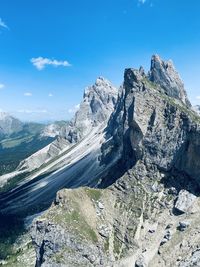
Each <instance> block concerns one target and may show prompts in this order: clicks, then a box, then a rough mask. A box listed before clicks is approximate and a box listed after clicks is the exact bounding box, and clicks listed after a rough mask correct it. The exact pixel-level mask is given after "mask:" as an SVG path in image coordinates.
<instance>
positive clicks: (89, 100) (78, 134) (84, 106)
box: [67, 77, 118, 142]
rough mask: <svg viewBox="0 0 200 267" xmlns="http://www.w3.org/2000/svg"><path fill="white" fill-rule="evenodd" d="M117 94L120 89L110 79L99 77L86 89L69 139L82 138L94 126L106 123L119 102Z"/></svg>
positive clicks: (68, 136)
mask: <svg viewBox="0 0 200 267" xmlns="http://www.w3.org/2000/svg"><path fill="white" fill-rule="evenodd" d="M117 95H118V90H117V89H116V88H115V87H114V86H113V85H112V84H111V83H110V82H109V81H108V80H106V79H105V78H103V77H99V78H97V80H96V82H95V83H94V84H93V85H92V86H89V87H87V88H86V89H85V91H84V95H83V101H82V102H81V104H80V107H79V110H78V111H77V112H76V114H75V118H74V122H73V126H72V128H71V129H70V131H69V133H68V134H67V139H68V140H70V142H73V140H75V141H77V140H80V139H81V138H82V137H83V136H85V135H87V134H88V133H89V132H90V131H91V130H92V129H93V128H94V127H98V126H100V125H101V124H105V125H106V122H107V120H108V119H109V117H110V115H111V113H112V112H113V110H114V106H115V104H116V102H117Z"/></svg>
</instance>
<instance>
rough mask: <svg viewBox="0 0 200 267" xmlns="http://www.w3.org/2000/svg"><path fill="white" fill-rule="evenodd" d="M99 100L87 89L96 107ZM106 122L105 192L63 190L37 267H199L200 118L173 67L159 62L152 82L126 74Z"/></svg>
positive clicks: (36, 241)
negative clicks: (195, 265)
mask: <svg viewBox="0 0 200 267" xmlns="http://www.w3.org/2000/svg"><path fill="white" fill-rule="evenodd" d="M93 89H94V88H93ZM92 94H93V92H90V90H89V91H86V95H87V98H90V96H91V98H90V102H89V103H91V99H93V95H92ZM110 94H111V95H110V96H109V97H108V102H109V99H112V92H110ZM99 99H101V97H99ZM112 103H113V100H111V107H114V105H112ZM97 106H99V105H97ZM104 107H106V106H104ZM88 108H89V110H90V108H91V105H88V104H87V101H86V104H84V103H83V109H84V110H85V112H84V113H87V111H88ZM91 110H92V108H91ZM101 110H103V112H104V111H105V110H104V109H101ZM87 114H88V113H87ZM93 115H94V116H93ZM81 116H83V117H81V119H80V124H79V125H80V128H81V127H83V128H82V129H84V127H85V125H89V127H90V125H91V124H90V123H88V121H90V120H89V118H91V117H90V115H89V116H87V115H86V114H81ZM84 116H87V117H86V119H85V117H84ZM83 118H84V121H85V122H86V124H85V125H84V123H83ZM94 118H95V120H93V122H94V124H93V125H92V126H91V127H94V125H96V118H97V121H100V122H101V120H102V121H104V120H105V118H104V117H103V116H102V114H101V113H98V112H95V114H92V119H94ZM106 118H107V119H108V122H107V126H106V128H105V129H104V132H105V138H104V141H103V142H102V144H101V155H100V156H99V161H100V163H99V165H98V166H99V167H100V166H102V167H104V172H101V173H100V175H99V176H98V178H99V182H98V188H89V187H81V188H78V189H63V190H61V191H59V192H58V193H57V196H56V199H55V201H54V203H53V204H52V206H51V207H50V208H49V209H48V210H47V211H46V212H44V213H43V214H42V216H40V217H39V218H36V219H35V220H34V223H33V225H32V227H31V230H30V233H31V236H32V242H33V245H34V247H35V251H36V260H35V265H36V266H44V267H45V266H54V267H58V266H66V267H69V266H70V267H71V266H87V267H89V266H96V267H100V266H110V267H111V266H112V267H115V266H116V267H129V266H130V267H132V266H135V267H147V266H149V267H157V266H159V267H160V266H161V267H162V266H163V267H166V266H167V267H172V266H180V267H184V266H194V264H197V266H198V264H200V257H199V239H200V238H199V233H200V227H199V223H198V221H199V215H200V209H199V208H200V206H199V205H200V203H199V198H198V197H199V192H200V191H199V186H200V180H199V177H200V175H199V174H200V173H199V170H200V168H199V167H200V149H199V148H200V117H199V115H198V114H197V113H196V112H194V111H193V109H192V108H191V105H190V102H189V100H188V98H187V94H186V92H185V89H184V86H183V83H182V81H181V79H180V77H179V76H178V74H177V72H176V70H175V68H174V66H173V64H172V62H171V61H169V62H165V61H162V60H161V59H160V58H159V57H158V56H157V55H156V56H153V57H152V61H151V69H150V72H149V73H148V74H147V75H146V74H145V73H144V70H143V69H142V68H140V69H139V70H136V69H126V70H125V74H124V83H123V85H122V87H121V88H120V91H119V95H118V100H117V102H116V105H115V108H114V111H113V112H112V114H111V116H110V118H109V115H108V116H107V117H106ZM75 122H76V123H79V120H77V119H75ZM75 122H74V123H75ZM82 132H84V130H83V131H82V130H81V131H75V132H74V131H72V134H70V135H69V136H70V138H71V137H72V138H71V139H70V140H71V141H72V142H73V140H74V141H76V140H77V139H78V138H81V133H82ZM91 162H92V161H91ZM94 166H95V168H96V167H97V166H96V165H94ZM106 166H110V168H106ZM99 167H98V168H99ZM90 171H91V173H92V169H91V170H90ZM191 237H192V238H191Z"/></svg>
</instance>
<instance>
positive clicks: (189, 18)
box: [0, 0, 200, 121]
mask: <svg viewBox="0 0 200 267" xmlns="http://www.w3.org/2000/svg"><path fill="white" fill-rule="evenodd" d="M199 14H200V1H199V0H190V1H189V0H176V1H175V0H146V1H145V0H140V1H139V0H101V1H99V0H98V1H97V0H85V1H84V0H76V1H73V0H42V1H41V0H29V1H27V0H18V1H13V0H1V1H0V109H1V110H4V111H7V112H10V113H11V114H13V115H15V116H17V117H18V118H20V119H22V120H36V121H45V120H54V119H58V120H59V119H69V118H70V117H71V116H72V115H73V111H74V110H75V109H76V105H77V104H78V103H79V102H80V100H81V98H82V95H83V90H84V88H85V87H86V86H88V85H90V84H92V83H94V81H95V79H96V78H97V77H98V76H104V77H106V78H108V79H109V80H111V81H112V82H113V84H114V85H116V86H118V85H120V84H121V83H122V81H123V72H124V69H125V68H126V67H136V68H138V67H139V66H140V65H143V66H144V67H145V69H146V70H148V69H149V66H150V58H151V55H152V54H155V53H157V54H159V55H160V56H161V57H162V58H164V59H172V60H173V61H174V63H175V66H176V68H177V70H178V71H179V73H180V75H181V77H182V79H183V80H184V82H185V87H186V89H187V92H188V95H189V97H190V99H191V101H192V103H193V104H198V103H199V104H200V89H199V88H200V30H199V29H200V15H199ZM38 58H39V59H38ZM198 96H199V97H198Z"/></svg>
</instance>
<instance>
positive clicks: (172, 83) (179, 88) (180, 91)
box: [149, 55, 191, 106]
mask: <svg viewBox="0 0 200 267" xmlns="http://www.w3.org/2000/svg"><path fill="white" fill-rule="evenodd" d="M149 78H150V80H151V81H152V82H154V83H156V84H158V85H160V87H161V90H162V91H163V92H164V93H165V94H166V95H168V96H171V97H174V98H177V99H179V100H181V101H182V102H183V103H184V104H186V105H187V106H191V104H190V102H189V100H188V98H187V94H186V91H185V89H184V84H183V82H182V80H181V78H180V76H179V74H178V72H177V71H176V70H175V68H174V65H173V62H172V60H169V61H163V60H162V59H161V58H160V57H159V56H158V55H154V56H153V57H152V59H151V69H150V72H149Z"/></svg>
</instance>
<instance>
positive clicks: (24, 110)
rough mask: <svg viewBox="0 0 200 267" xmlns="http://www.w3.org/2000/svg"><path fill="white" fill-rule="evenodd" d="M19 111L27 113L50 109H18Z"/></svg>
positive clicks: (43, 111)
mask: <svg viewBox="0 0 200 267" xmlns="http://www.w3.org/2000/svg"><path fill="white" fill-rule="evenodd" d="M17 112H19V113H26V114H33V113H48V111H47V110H46V109H35V110H31V109H19V110H17Z"/></svg>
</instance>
